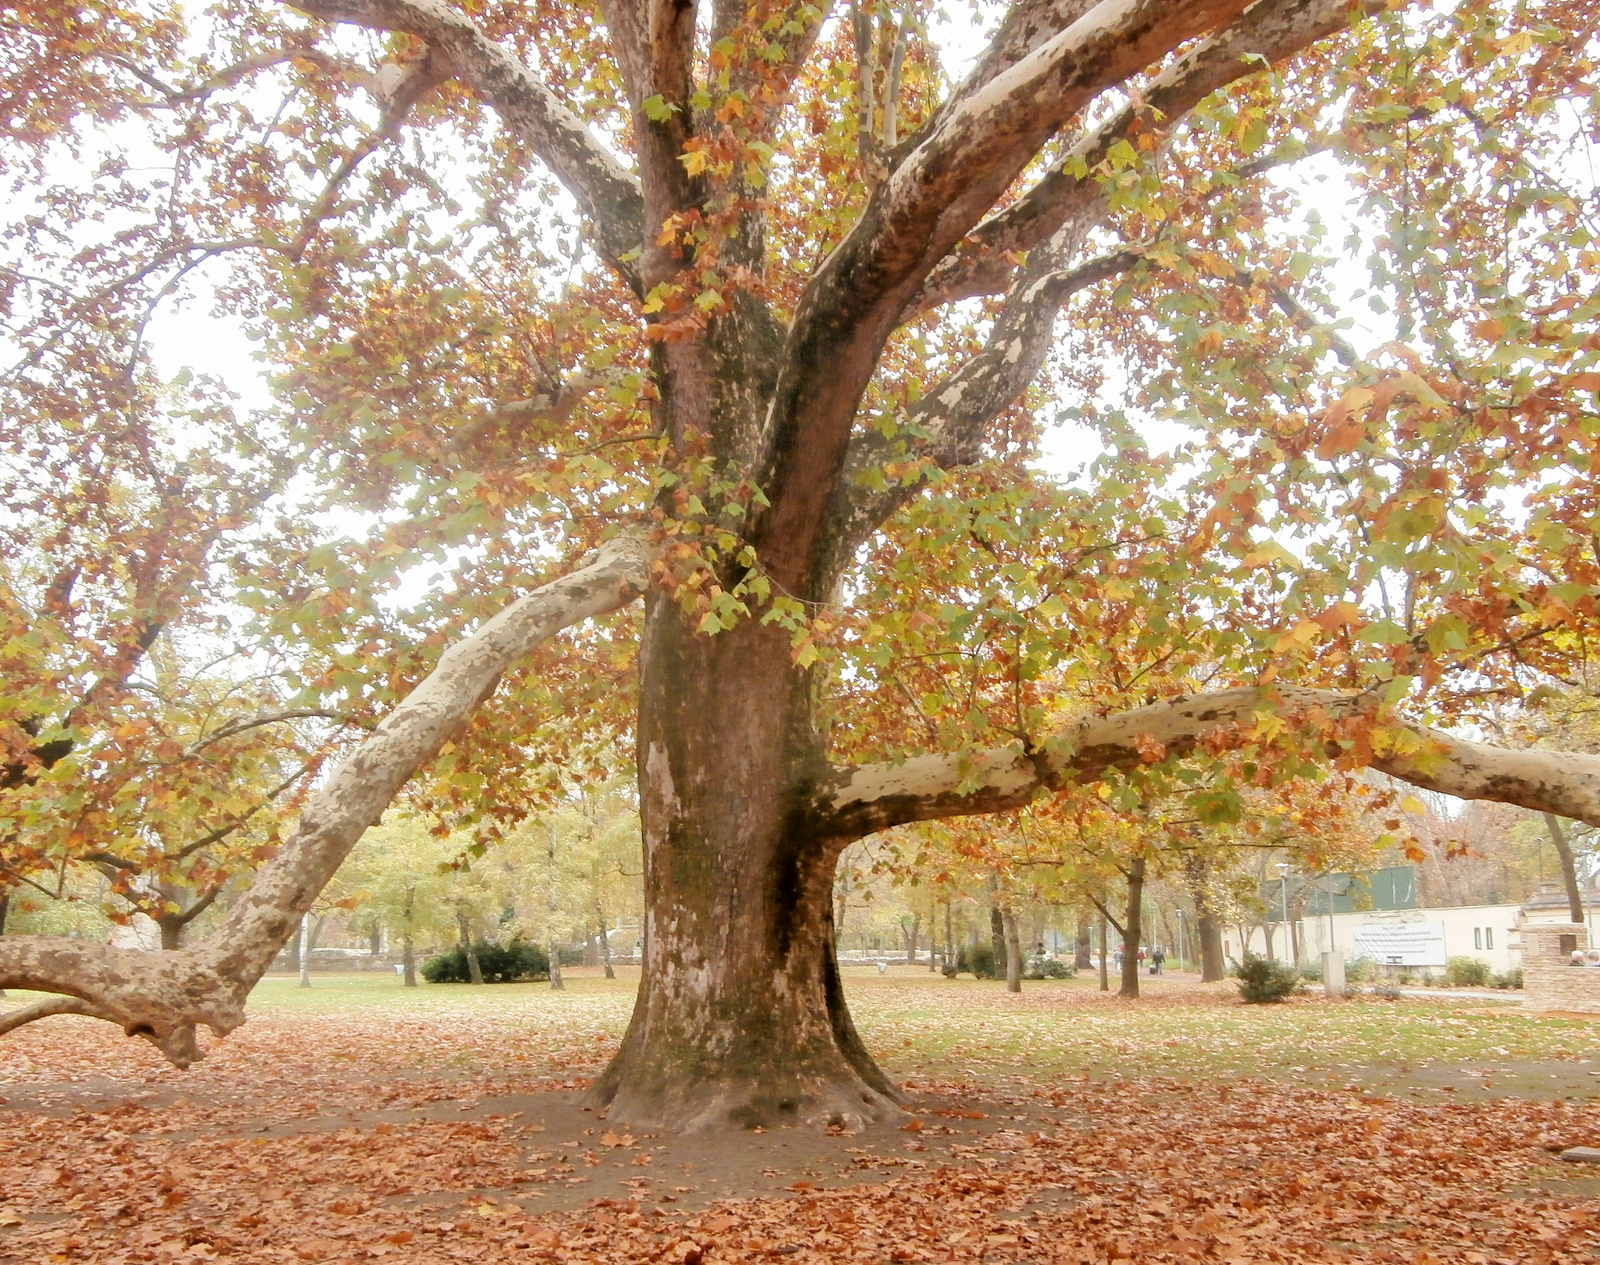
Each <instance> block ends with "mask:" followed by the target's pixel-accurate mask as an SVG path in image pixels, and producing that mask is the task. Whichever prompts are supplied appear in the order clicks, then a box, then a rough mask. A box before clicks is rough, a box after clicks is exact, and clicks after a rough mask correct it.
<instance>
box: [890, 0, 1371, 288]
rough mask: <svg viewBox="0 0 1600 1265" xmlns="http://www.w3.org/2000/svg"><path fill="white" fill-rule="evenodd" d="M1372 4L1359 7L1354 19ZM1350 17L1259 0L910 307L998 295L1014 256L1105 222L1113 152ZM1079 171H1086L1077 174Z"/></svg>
mask: <svg viewBox="0 0 1600 1265" xmlns="http://www.w3.org/2000/svg"><path fill="white" fill-rule="evenodd" d="M1369 7H1372V6H1370V5H1368V4H1363V5H1361V6H1359V7H1358V8H1357V10H1356V14H1357V16H1359V15H1360V13H1361V12H1362V11H1363V10H1365V9H1367V8H1369ZM1350 19H1351V5H1350V3H1349V0H1261V3H1259V4H1256V5H1254V6H1253V7H1252V8H1251V9H1250V10H1249V11H1248V12H1247V13H1245V14H1244V16H1242V17H1241V18H1240V19H1239V20H1238V21H1237V22H1235V23H1233V24H1232V25H1231V26H1229V27H1228V28H1227V29H1226V30H1224V31H1221V32H1218V33H1217V34H1216V35H1214V36H1213V37H1212V38H1210V39H1208V40H1205V41H1204V42H1202V43H1201V44H1199V45H1198V46H1196V47H1195V48H1194V49H1192V50H1191V51H1190V52H1188V53H1186V54H1185V55H1184V56H1183V57H1181V58H1179V59H1178V61H1176V62H1174V63H1173V64H1172V65H1171V66H1169V67H1168V68H1167V69H1166V70H1164V71H1162V72H1161V74H1159V75H1158V76H1156V78H1155V80H1154V82H1153V83H1151V85H1150V87H1149V90H1148V91H1147V92H1146V93H1144V94H1143V95H1142V97H1141V100H1140V102H1139V103H1138V104H1137V105H1134V104H1130V105H1128V106H1126V107H1124V108H1123V109H1121V110H1119V111H1117V112H1116V113H1115V114H1113V115H1112V116H1111V117H1110V118H1108V119H1106V120H1105V121H1104V122H1103V123H1101V124H1100V125H1099V126H1098V127H1096V128H1094V129H1093V130H1092V131H1090V132H1087V133H1086V134H1084V135H1083V136H1082V137H1080V138H1079V140H1078V141H1077V142H1076V143H1075V144H1074V145H1073V146H1072V148H1071V149H1070V150H1069V151H1068V152H1067V153H1066V154H1065V155H1064V156H1063V157H1062V158H1061V159H1060V160H1059V161H1058V162H1056V163H1055V164H1054V165H1053V166H1052V167H1051V168H1050V169H1049V170H1048V171H1047V172H1046V173H1045V174H1044V175H1043V176H1041V177H1040V178H1039V180H1038V181H1037V182H1036V183H1035V184H1034V185H1033V186H1032V187H1031V188H1030V189H1029V190H1028V191H1027V192H1026V193H1025V194H1023V196H1022V197H1020V198H1018V199H1017V201H1015V202H1013V203H1012V204H1011V205H1010V206H1008V207H1007V208H1006V209H1005V210H1003V211H1001V212H999V213H998V214H996V215H993V216H991V217H990V218H989V219H987V220H985V221H984V222H983V223H982V224H980V225H978V227H977V228H975V229H974V230H973V231H972V232H971V233H970V234H969V235H968V236H967V237H966V238H965V239H964V240H963V241H962V242H961V243H960V244H959V245H958V246H957V247H956V248H955V249H954V250H952V251H951V253H950V254H949V255H948V256H947V257H945V258H944V259H943V260H941V261H940V263H939V265H938V267H937V268H935V269H934V270H933V272H932V273H931V274H930V275H929V277H928V279H927V281H926V283H925V284H924V286H923V288H922V293H921V294H919V295H918V296H917V300H916V303H915V305H914V308H915V309H916V310H923V309H926V308H929V307H933V306H937V305H938V304H941V303H949V302H953V301H954V300H956V299H963V298H971V297H974V296H976V295H980V294H997V293H1003V292H1004V291H1005V290H1006V289H1008V288H1009V285H1010V281H1011V278H1012V276H1013V275H1014V274H1015V271H1016V261H1015V257H1014V256H1015V254H1016V253H1017V252H1021V251H1026V250H1029V249H1031V248H1032V247H1034V246H1036V245H1038V244H1039V243H1041V242H1043V241H1045V240H1046V239H1047V238H1049V237H1051V236H1053V235H1055V234H1056V233H1059V232H1061V230H1062V229H1063V228H1069V229H1070V230H1072V231H1073V232H1075V233H1077V234H1080V235H1081V234H1082V233H1084V232H1086V231H1087V230H1088V229H1089V228H1090V227H1091V226H1093V225H1095V224H1098V223H1100V222H1102V221H1103V220H1104V218H1105V216H1106V214H1107V212H1108V209H1109V204H1108V202H1107V198H1106V186H1105V184H1104V183H1102V181H1101V180H1099V179H1097V178H1096V175H1095V169H1096V168H1097V167H1098V166H1099V165H1100V164H1101V163H1102V162H1104V161H1105V159H1106V156H1107V155H1108V154H1109V153H1110V152H1111V148H1112V146H1114V145H1116V144H1117V143H1118V142H1119V141H1123V140H1127V139H1129V138H1130V137H1132V136H1134V135H1135V134H1137V133H1139V132H1141V131H1154V130H1160V131H1161V132H1163V133H1167V132H1170V130H1171V127H1172V125H1173V124H1174V123H1176V122H1177V121H1178V120H1179V119H1180V118H1182V117H1183V116H1184V115H1186V114H1188V113H1189V111H1191V110H1193V109H1194V107H1195V106H1197V105H1199V104H1200V102H1201V101H1203V100H1205V98H1206V97H1208V96H1210V95H1211V93H1213V92H1215V91H1216V90H1217V89H1218V88H1221V87H1223V86H1225V85H1226V84H1229V83H1232V82H1233V81H1235V80H1237V79H1242V78H1245V77H1247V76H1249V75H1253V74H1257V73H1259V72H1260V71H1261V69H1262V67H1263V65H1264V64H1268V63H1270V64H1277V63H1278V62H1281V61H1283V60H1285V59H1286V58H1288V57H1291V56H1293V55H1294V54H1295V53H1298V52H1300V51H1301V50H1302V49H1305V48H1307V47H1309V46H1310V45H1312V44H1314V43H1316V42H1317V41H1318V40H1320V39H1323V38H1325V37H1327V36H1328V35H1331V34H1333V33H1334V32H1335V31H1338V30H1342V29H1343V28H1344V27H1345V26H1346V25H1347V24H1348V23H1349V21H1350ZM1084 168H1087V172H1086V174H1083V175H1077V174H1074V173H1076V172H1078V171H1080V170H1083V169H1084Z"/></svg>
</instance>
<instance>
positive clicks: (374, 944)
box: [367, 922, 383, 957]
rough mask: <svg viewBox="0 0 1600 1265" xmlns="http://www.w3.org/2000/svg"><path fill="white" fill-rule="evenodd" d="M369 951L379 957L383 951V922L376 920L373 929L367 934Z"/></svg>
mask: <svg viewBox="0 0 1600 1265" xmlns="http://www.w3.org/2000/svg"><path fill="white" fill-rule="evenodd" d="M367 952H368V953H370V954H372V956H373V957H377V956H378V954H380V953H382V952H383V924H382V923H381V922H374V923H373V924H372V931H371V932H370V933H369V934H368V936H367Z"/></svg>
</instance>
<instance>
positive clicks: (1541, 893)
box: [1522, 883, 1600, 914]
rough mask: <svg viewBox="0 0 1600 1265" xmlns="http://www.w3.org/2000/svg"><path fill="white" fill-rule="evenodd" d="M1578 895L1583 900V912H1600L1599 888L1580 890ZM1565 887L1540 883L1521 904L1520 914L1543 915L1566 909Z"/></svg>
mask: <svg viewBox="0 0 1600 1265" xmlns="http://www.w3.org/2000/svg"><path fill="white" fill-rule="evenodd" d="M1578 895H1579V896H1581V897H1582V898H1583V907H1584V909H1585V910H1596V911H1600V888H1595V887H1585V888H1580V889H1579V891H1578ZM1567 908H1569V905H1568V902H1567V885H1566V884H1565V883H1541V884H1539V890H1538V891H1537V892H1535V893H1534V894H1533V895H1532V896H1530V897H1529V898H1528V899H1527V900H1525V901H1523V902H1522V912H1523V913H1525V914H1529V913H1543V912H1546V911H1548V910H1553V909H1567Z"/></svg>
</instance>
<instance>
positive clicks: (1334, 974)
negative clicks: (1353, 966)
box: [1322, 870, 1344, 997]
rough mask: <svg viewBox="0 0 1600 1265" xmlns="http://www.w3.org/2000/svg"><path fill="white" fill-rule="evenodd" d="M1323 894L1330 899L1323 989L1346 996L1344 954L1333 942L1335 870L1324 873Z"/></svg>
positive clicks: (1326, 991) (1323, 961)
mask: <svg viewBox="0 0 1600 1265" xmlns="http://www.w3.org/2000/svg"><path fill="white" fill-rule="evenodd" d="M1322 879H1323V889H1322V894H1323V896H1324V897H1326V898H1327V901H1328V947H1327V948H1326V949H1325V950H1323V953H1322V991H1323V993H1324V995H1326V996H1328V997H1343V996H1344V956H1343V955H1342V954H1341V953H1340V952H1339V946H1338V945H1336V944H1335V943H1334V942H1333V872H1332V871H1331V870H1329V871H1325V872H1324V873H1323V875H1322Z"/></svg>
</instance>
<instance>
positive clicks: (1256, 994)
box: [1234, 953, 1300, 1004]
mask: <svg viewBox="0 0 1600 1265" xmlns="http://www.w3.org/2000/svg"><path fill="white" fill-rule="evenodd" d="M1234 974H1235V975H1236V976H1238V978H1239V995H1240V996H1241V997H1243V998H1244V999H1245V1001H1247V1002H1251V1003H1253V1004H1262V1003H1266V1002H1275V1001H1282V1000H1283V999H1284V998H1285V997H1288V996H1289V995H1290V994H1292V993H1295V992H1297V991H1299V988H1300V972H1299V971H1297V970H1295V969H1294V968H1293V967H1292V966H1284V965H1283V964H1282V963H1280V962H1274V961H1273V960H1272V959H1271V958H1258V957H1257V956H1256V955H1255V954H1253V953H1247V954H1245V958H1244V961H1243V962H1241V963H1240V964H1239V966H1238V967H1237V968H1236V969H1235V970H1234Z"/></svg>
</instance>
